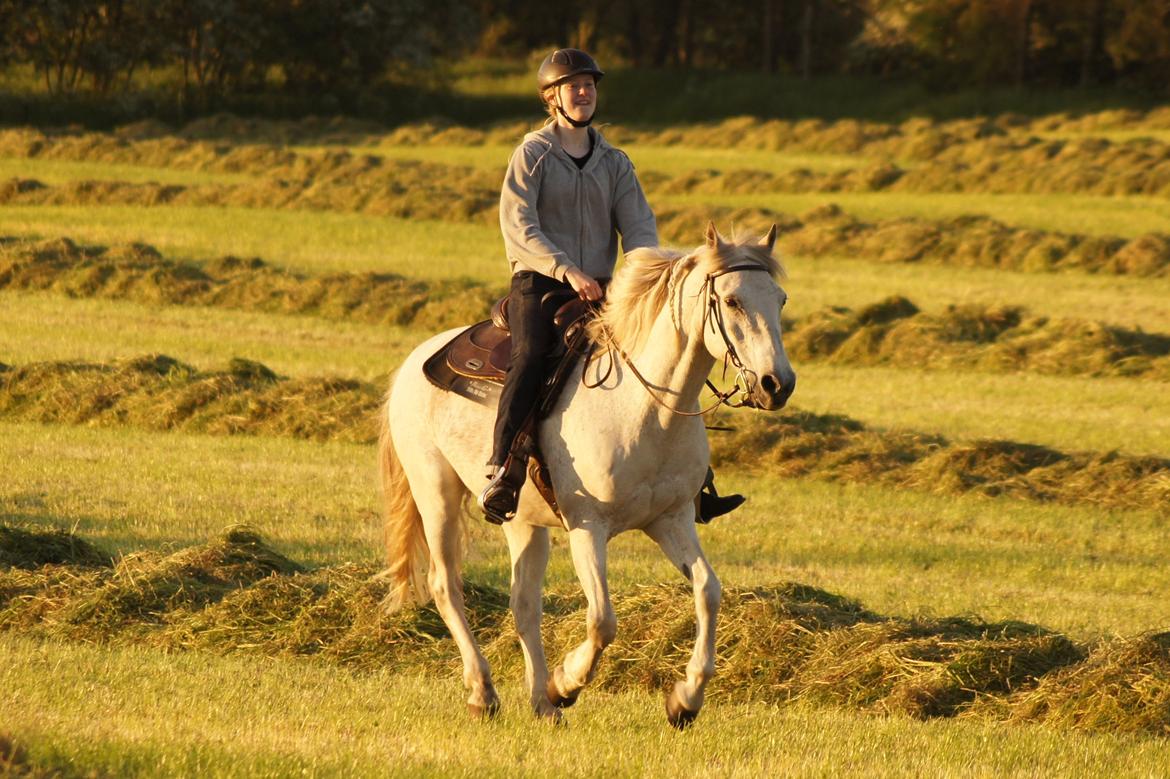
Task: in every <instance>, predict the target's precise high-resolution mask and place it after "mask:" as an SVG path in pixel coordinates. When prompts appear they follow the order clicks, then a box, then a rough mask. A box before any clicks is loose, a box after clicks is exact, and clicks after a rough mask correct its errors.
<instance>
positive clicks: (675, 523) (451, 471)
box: [379, 225, 796, 727]
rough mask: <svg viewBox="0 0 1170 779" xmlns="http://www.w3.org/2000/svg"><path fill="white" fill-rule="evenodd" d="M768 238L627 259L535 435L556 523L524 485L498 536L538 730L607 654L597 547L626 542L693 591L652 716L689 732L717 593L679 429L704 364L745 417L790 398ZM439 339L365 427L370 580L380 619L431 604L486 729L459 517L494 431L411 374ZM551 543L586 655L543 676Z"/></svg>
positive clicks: (693, 429)
mask: <svg viewBox="0 0 1170 779" xmlns="http://www.w3.org/2000/svg"><path fill="white" fill-rule="evenodd" d="M775 238H776V228H775V227H774V226H773V227H772V229H771V230H770V231H769V232H768V234H767V235H766V236H764V237H763V238H762V239H760V240H759V241H750V242H743V243H736V242H727V241H724V239H723V238H722V237H720V235H719V234H718V232H716V230H715V227H714V225H709V226H708V228H707V240H706V243H705V245H704V246H702V247H700V248H699V249H697V250H696V251H694V252H692V253H690V254H685V255H684V254H681V253H679V252H670V251H666V250H661V249H640V250H636V251H633V252H630V254H629V255H628V256H627V258H626V260H625V262H624V264H623V266H622V267H621V268H620V269H619V270H618V272H617V273H616V274H615V276H614V279H613V282H612V284H611V286H610V290H609V296H608V300H607V302H606V303H605V305H604V306H603V308H602V310H601V313H600V315H599V317H598V318H597V319H596V320H595V322H594V323H593V324H592V325H591V330H592V333H593V335H594V337H595V339H596V340H598V341H599V342H600V343H601V348H600V350H599V351H600V353H601V356H600V357H599V358H595V359H593V360H592V361H589V362H588V363H587V364H586V363H584V361H583V363H582V364H580V365H578V366H577V368H576V369H575V372H574V373H573V374H572V376H571V377H570V379H569V381H568V383H567V384H566V386H565V389H564V391H563V392H562V394H561V396H560V398H559V400H558V401H557V403H556V405H555V407H554V408H553V410H552V412H551V413H550V414H549V416H548V417H547V418H546V419H545V420H544V421H543V422H542V423H541V424H540V427H539V429H538V432H537V438H538V441H539V446H540V450H541V452H542V453H543V456H544V459H545V462H546V463H547V465H548V468H549V472H550V474H551V477H552V484H553V486H554V488H555V490H556V495H557V500H558V503H559V506H560V510H561V514H562V516H563V518H564V519H563V522H562V520H560V519H558V518H557V516H556V514H554V513H553V512H552V511H551V510H550V509H549V507H548V504H547V503H545V501H544V500H543V499H542V498H541V497H540V495H539V493H537V491H536V490H535V488H533V487H532V486H531V484H528V485H526V486H525V487H524V489H523V490H522V492H521V494H520V504H519V508H518V510H517V513H516V516H515V518H514V519H513V520H512V521H510V522H508V523H506V524H504V525H503V530H504V535H505V537H506V538H507V542H508V548H509V550H510V552H511V558H512V590H511V608H512V613H513V615H514V617H515V621H516V629H517V631H518V633H519V635H520V642H521V645H522V647H523V652H524V661H525V669H526V672H525V679H526V682H527V687H528V692H529V696H530V700H531V704H532V708H533V710H534V712H535V713H536V714H537V716H540V717H546V718H549V719H552V720H554V721H555V720H559V718H560V711H559V709H560V708H562V707H564V706H567V705H570V704H571V703H573V702H574V701H575V700H576V698H577V695H578V693H579V692H580V691H581V689H582V688H583V687H584V686H585V685H586V684H588V683H589V681H590V680H591V679H592V678H593V676H594V673H595V671H596V669H597V663H598V661H599V660H600V658H601V653H602V651H603V650H604V649H605V647H606V646H607V645H609V644H610V643H611V642H612V641H613V639H614V636H615V633H616V632H617V619H616V617H615V615H614V610H613V607H612V605H611V604H610V599H609V589H608V586H607V584H606V544H607V542H608V541H609V539H610V538H612V537H613V536H615V535H617V534H618V533H621V532H624V531H626V530H641V531H643V532H644V533H646V534H647V535H648V536H650V538H652V539H653V540H654V541H655V542H657V544H658V545H659V546H660V547H661V549H662V551H663V552H664V553H665V554H666V556H667V557H668V558H670V560H671V562H672V563H674V565H675V566H676V567H677V568H678V569H679V570H680V571H681V572H682V574H683V576H685V577H686V578H687V579H689V580H690V581H691V582H692V584H693V587H694V597H695V607H696V612H697V616H698V625H697V635H696V639H695V646H694V651H693V654H692V655H691V659H690V662H689V663H688V664H687V668H686V678H685V680H683V681H679V682H678V683H676V684H675V686H674V688H673V690H670V691H668V693H667V697H666V708H667V716H668V719H669V721H670V722H671V724H672V725H675V726H676V727H685V726H686V725H688V724H689V723H690V722H691V721H693V720H694V718H695V717H696V716H697V715H698V712H699V708H700V707H701V706H702V703H703V690H704V687H705V686H706V684H707V681H708V680H709V679H710V678H711V676H712V674H713V673H714V671H715V617H716V613H717V611H718V608H719V600H720V584H719V580H718V579H717V578H716V576H715V573H714V571H712V569H711V566H710V564H709V563H708V562H707V560H706V558H705V557H704V556H703V551H702V549H701V548H700V546H699V539H698V535H697V534H696V532H695V511H696V508H695V503H696V501H695V497H696V495H697V494H698V492H699V489H700V487H701V485H702V483H703V480H704V476H705V474H706V471H707V467H708V462H709V459H710V458H709V451H708V448H707V435H706V430H705V429H704V426H703V420H702V417H701V416H698V415H696V412H697V411H698V409H699V394H700V391H701V390H702V388H703V385H704V382H705V380H706V379H707V376H708V374H709V373H710V371H711V369H712V368H713V367H714V365H715V362H716V361H717V360H723V359H730V361H731V362H732V364H734V365H735V366H736V367H737V369H738V371H739V376H738V377H737V383H738V380H739V379H740V378H742V379H744V380H745V382H746V386H745V387H744V391H745V393H746V402H747V403H748V404H750V405H753V406H755V407H757V408H762V409H769V410H771V409H778V408H781V407H782V406H783V405H784V404H785V402H787V400H788V396H789V395H790V394H791V393H792V390H793V388H794V387H795V384H796V375H795V374H794V373H793V370H792V366H791V365H790V364H789V361H788V357H787V355H786V354H785V352H784V346H783V344H782V343H781V340H780V335H781V331H780V309H781V307H782V306H783V305H784V302H785V299H786V295H785V294H784V291H783V290H782V289H780V287H779V286H778V284H777V281H776V280H777V279H778V278H780V277H782V274H783V270H782V268H781V266H780V264H779V262H778V261H777V260H776V259H775V258H774V257H773V255H772V247H773V244H774V242H775ZM752 271H764V272H752ZM455 332H456V331H450V332H446V333H442V334H440V335H437V336H435V337H434V338H431V339H430V340H428V341H426V342H425V343H423V344H422V345H421V346H419V347H418V348H417V349H415V350H414V351H413V352H412V353H411V354H410V356H409V357H407V358H406V360H405V361H404V362H403V364H402V366H401V368H399V370H398V372H397V374H396V376H395V378H394V379H393V381H392V385H391V387H390V391H389V393H388V395H387V400H386V404H385V407H384V409H383V413H382V415H381V416H382V422H383V432H382V435H381V437H380V442H379V459H380V467H381V471H382V477H383V490H384V493H385V500H386V531H387V532H386V538H387V548H388V552H389V562H390V567H389V568H388V569H387V570H386V571H385V572H384V576H385V577H387V578H389V579H390V580H391V581H392V582H393V587H392V590H391V592H390V594H389V595H388V596H387V603H386V606H387V608H389V609H395V608H398V607H400V606H402V605H403V604H405V603H406V602H408V601H409V600H411V598H412V595H413V597H414V599H416V600H417V601H418V602H420V603H422V602H425V601H426V599H427V596H428V592H429V594H430V595H431V596H433V597H434V599H435V605H436V606H437V608H438V610H439V613H440V614H441V615H442V617H443V621H444V622H445V623H446V624H447V627H448V629H449V630H450V631H451V636H452V637H453V638H454V639H455V643H456V644H457V645H458V646H459V652H460V654H461V656H462V659H463V682H464V685H465V686H466V687H467V688H468V689H469V690H470V697H469V698H468V709H469V711H470V712H471V713H472V714H473V715H475V716H490V715H492V714H494V713H495V712H496V711H497V710H498V708H499V697H498V696H497V694H496V690H495V687H494V686H493V684H492V679H491V672H490V670H489V668H488V664H487V661H486V660H485V658H484V656H483V654H482V653H481V652H480V649H479V647H478V645H477V644H476V641H475V638H474V637H473V636H472V634H471V630H470V629H469V628H468V623H467V618H466V614H465V612H464V605H463V583H462V577H461V542H462V536H463V533H462V528H461V517H462V513H463V512H462V511H461V508H462V503H463V500H464V498H465V497H466V496H467V495H468V493H469V492H471V493H477V492H478V491H479V490H481V489H482V488H483V487H484V485H485V484H486V482H485V479H484V475H483V463H484V462H485V461H486V460H487V457H488V454H489V452H488V449H489V448H490V446H491V439H492V426H493V422H494V416H495V415H494V413H493V411H492V409H490V408H486V407H484V406H481V405H479V404H476V403H472V402H469V401H468V400H466V399H464V398H462V397H459V396H457V395H454V394H449V393H445V392H442V391H440V390H438V389H436V388H435V387H433V386H432V385H431V384H430V383H429V382H428V380H427V379H426V377H425V376H424V375H423V362H424V361H425V360H426V359H427V358H428V357H429V356H430V355H432V354H433V353H434V352H435V351H436V350H437V349H438V348H439V347H440V346H442V344H444V343H445V342H447V341H448V340H450V339H451V338H452V337H453V335H454V334H455ZM606 346H609V347H611V348H610V350H609V359H606V356H605V348H606ZM606 366H610V367H608V368H607V367H606ZM583 378H584V379H585V381H583V380H582V379H583ZM598 382H600V385H599V386H587V385H594V384H598ZM550 527H564V528H565V529H566V530H567V531H568V533H569V547H570V549H571V552H572V557H573V564H574V567H575V568H576V571H577V576H578V577H579V579H580V581H581V586H582V587H583V589H584V591H585V597H586V599H587V600H588V611H587V615H586V637H585V640H584V642H582V643H581V644H580V645H579V646H578V647H576V648H575V649H574V650H572V651H571V652H569V653H568V654H567V655H566V656H565V658H564V661H563V662H562V663H561V664H560V665H559V666H557V668H556V670H555V671H554V672H553V673H552V674H551V675H550V674H549V670H548V665H547V663H546V661H545V655H544V647H543V645H542V644H541V636H540V620H541V608H542V604H541V600H542V586H543V579H544V573H545V568H546V565H547V563H548V557H549V535H548V529H549V528H550ZM424 569H425V570H426V571H427V574H426V575H425V577H424V575H423V570H424ZM428 585H429V586H428ZM412 591H413V592H412Z"/></svg>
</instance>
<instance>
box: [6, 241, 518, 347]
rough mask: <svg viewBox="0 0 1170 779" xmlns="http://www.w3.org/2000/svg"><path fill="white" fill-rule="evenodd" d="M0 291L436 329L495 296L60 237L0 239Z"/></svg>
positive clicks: (480, 289)
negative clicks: (179, 257) (184, 259)
mask: <svg viewBox="0 0 1170 779" xmlns="http://www.w3.org/2000/svg"><path fill="white" fill-rule="evenodd" d="M0 288H6V289H22V290H51V291H54V292H58V293H61V294H65V295H68V296H70V297H99V298H111V299H122V300H135V301H139V302H144V303H151V304H168V305H197V306H218V307H222V308H232V309H242V310H247V311H257V310H259V311H269V312H273V313H282V314H313V315H317V316H323V317H328V318H333V319H352V320H356V321H364V322H371V323H387V324H397V325H406V324H415V325H418V326H422V327H428V328H433V329H436V330H438V329H443V328H447V327H453V326H457V325H461V324H470V323H471V322H474V321H477V320H479V319H484V318H486V317H487V313H488V310H489V309H490V308H491V303H492V302H493V301H494V300H495V299H496V297H497V296H498V295H497V294H496V291H494V290H492V289H491V288H489V287H486V286H484V285H480V284H476V283H473V282H464V281H448V282H427V281H416V280H410V279H406V278H403V277H401V276H396V275H393V274H385V273H383V274H377V273H334V274H329V275H325V276H305V275H302V274H299V273H294V272H291V271H287V270H281V269H278V268H274V267H272V266H270V265H268V264H267V263H265V262H264V261H263V260H260V259H259V258H252V259H246V260H245V259H240V258H237V257H230V256H229V257H223V258H220V259H217V260H213V261H211V262H209V263H207V264H206V265H203V266H197V265H192V264H189V263H180V262H175V261H170V260H165V259H163V258H162V256H161V255H160V254H159V252H158V251H157V250H156V249H155V248H154V247H152V246H149V245H146V244H129V245H118V246H113V247H109V248H105V247H100V246H79V245H77V244H75V243H73V242H72V241H70V240H69V239H68V238H57V239H50V240H45V241H35V240H24V239H14V240H8V241H4V242H0Z"/></svg>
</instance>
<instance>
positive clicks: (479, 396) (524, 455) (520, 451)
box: [423, 292, 595, 517]
mask: <svg viewBox="0 0 1170 779" xmlns="http://www.w3.org/2000/svg"><path fill="white" fill-rule="evenodd" d="M540 305H541V308H542V310H544V311H545V312H546V314H547V313H549V312H551V313H552V322H553V326H554V327H555V328H556V332H557V339H556V344H557V346H556V347H555V348H554V350H553V351H552V352H550V353H549V354H548V355H547V357H546V361H545V376H546V378H545V381H544V383H543V384H542V385H541V388H540V392H539V394H538V395H537V399H536V408H535V409H534V410H533V413H532V415H530V416H529V418H528V419H527V420H526V421H525V423H524V424H523V425H522V426H521V430H520V432H519V433H518V434H517V436H516V441H515V443H514V444H513V445H512V449H511V452H512V455H511V456H510V457H509V458H508V459H509V463H508V464H507V467H509V468H511V467H517V466H519V467H522V466H523V465H524V464H525V463H527V468H528V477H529V478H530V479H531V480H532V483H533V484H534V485H535V486H536V488H537V490H538V491H539V492H540V494H541V495H542V496H543V497H544V499H545V501H546V502H547V503H548V504H549V507H550V508H552V510H553V513H555V514H556V515H557V516H558V517H559V516H560V514H561V512H560V509H559V508H558V506H557V500H556V494H555V493H554V491H553V488H552V482H551V481H550V479H549V473H548V468H547V467H546V466H545V464H544V463H543V462H542V460H541V457H540V452H539V450H538V447H537V445H536V437H535V435H534V431H535V429H536V423H537V422H539V421H540V420H541V419H543V418H544V417H545V416H546V415H547V413H548V411H549V410H550V409H551V408H552V406H553V403H555V402H556V399H557V397H558V396H559V395H560V392H561V389H562V388H563V387H564V384H565V379H566V378H567V377H568V375H569V373H570V372H571V371H572V369H573V367H574V366H575V365H576V363H577V359H578V357H580V356H581V355H582V354H583V353H584V351H585V349H586V347H587V338H586V337H585V325H586V324H587V323H588V321H589V319H590V318H591V315H592V313H593V311H594V310H595V309H594V305H593V304H591V303H588V302H586V301H584V300H581V299H580V298H578V297H577V296H575V295H573V294H572V293H567V292H550V293H548V294H547V295H545V296H544V297H543V298H542V299H541V301H540ZM511 353H512V336H511V333H510V331H509V329H508V298H507V297H504V298H501V299H500V300H498V301H496V304H495V305H493V306H492V310H491V318H490V319H485V320H484V321H482V322H477V323H476V324H474V325H472V326H471V327H469V328H467V329H466V330H464V331H462V332H461V333H459V335H457V336H455V337H454V338H453V339H451V340H450V341H448V342H447V343H446V344H444V345H443V346H442V348H440V349H439V350H438V351H437V352H435V353H434V354H433V355H431V356H430V357H429V358H427V360H426V362H424V363H423V373H424V374H425V375H426V377H427V380H428V381H430V382H431V384H433V385H434V386H436V387H438V388H439V389H441V390H444V391H446V392H453V393H455V394H456V395H460V396H462V397H465V398H467V399H469V400H472V401H475V402H476V403H480V404H481V405H484V406H490V407H492V408H495V407H496V406H497V405H498V403H499V398H500V393H501V391H502V388H503V385H504V376H505V374H506V373H507V370H508V360H509V358H510V356H511ZM517 483H519V482H517Z"/></svg>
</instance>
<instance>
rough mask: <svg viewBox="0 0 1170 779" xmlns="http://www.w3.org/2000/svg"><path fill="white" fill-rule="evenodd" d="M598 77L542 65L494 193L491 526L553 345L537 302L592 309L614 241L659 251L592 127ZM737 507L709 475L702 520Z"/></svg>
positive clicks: (622, 162) (631, 189) (510, 486)
mask: <svg viewBox="0 0 1170 779" xmlns="http://www.w3.org/2000/svg"><path fill="white" fill-rule="evenodd" d="M604 75H605V73H604V71H602V70H601V68H600V67H598V65H597V62H596V61H594V59H593V58H592V57H591V56H589V55H588V54H586V53H585V52H583V51H581V50H580V49H558V50H556V51H554V52H553V53H552V54H550V55H549V56H548V57H546V58H545V59H544V62H543V63H542V64H541V66H540V70H539V71H538V72H537V84H538V86H539V93H540V98H541V101H542V102H543V103H544V105H545V108H546V110H547V111H548V113H549V116H550V120H549V121H548V122H547V123H546V124H545V126H544V127H542V128H541V129H540V130H537V131H535V132H531V133H529V134H528V135H526V136H525V137H524V141H523V142H522V143H521V144H520V145H519V146H518V147H517V148H516V150H515V151H514V152H513V153H512V159H511V161H510V162H509V164H508V172H507V174H506V176H505V177H504V185H503V188H502V191H501V193H500V229H501V231H502V232H503V236H504V247H505V250H506V252H507V256H508V264H509V266H510V268H511V271H512V284H511V290H510V291H509V295H508V323H509V329H510V330H511V333H512V353H511V357H510V360H509V364H508V372H507V376H506V378H505V381H504V388H503V392H502V394H501V395H500V403H499V410H498V412H497V417H496V425H495V433H494V441H493V448H492V456H491V459H490V460H489V461H488V464H487V467H488V479H489V482H488V485H487V487H486V488H485V489H484V490H483V492H482V493H481V494H480V496H479V506H480V508H481V509H483V511H484V513H485V514H486V515H487V517H488V518H489V519H490V520H492V521H494V522H497V523H498V522H505V521H507V520H509V519H511V518H512V516H513V515H514V514H515V512H516V504H517V500H518V497H519V493H520V488H521V487H522V486H523V482H522V479H523V473H524V469H523V468H513V469H511V474H510V473H509V471H508V470H507V469H505V468H504V464H505V461H506V459H507V457H508V454H509V451H510V450H511V448H512V444H513V441H514V439H515V437H516V434H517V432H519V430H520V428H521V426H522V425H523V423H524V421H525V418H526V417H527V416H528V415H529V414H530V413H531V412H532V409H533V407H534V406H535V403H536V396H537V392H538V391H539V389H540V385H541V382H542V381H543V380H544V371H545V355H546V354H547V353H548V352H549V351H550V350H551V349H552V348H553V346H554V345H555V343H554V342H555V338H556V336H555V333H554V329H553V325H552V321H551V317H552V313H553V312H552V311H546V310H544V308H545V307H542V305H541V302H542V300H543V299H544V298H545V296H546V295H547V294H548V293H550V292H551V293H555V292H563V293H566V294H567V295H568V296H572V295H574V294H575V295H577V296H578V297H580V298H581V299H583V300H586V301H595V302H596V301H600V300H601V298H602V295H603V294H604V289H605V285H606V284H607V283H608V281H609V279H610V277H611V276H612V275H613V269H614V265H615V263H616V262H617V247H618V236H619V235H620V236H621V245H622V250H623V251H626V252H629V251H631V250H633V249H637V248H641V247H649V246H657V245H658V229H657V224H656V222H655V220H654V213H653V212H652V211H651V210H650V206H649V204H648V203H647V202H646V196H645V194H644V193H643V192H642V187H641V184H639V182H638V177H637V175H636V174H635V173H634V166H633V164H632V163H631V162H630V159H629V158H628V157H627V156H626V155H625V154H624V153H623V152H622V151H621V150H619V149H617V148H615V147H613V146H610V145H609V144H608V143H606V141H605V139H604V138H603V137H602V136H601V133H599V132H598V131H597V130H596V129H595V128H592V127H590V124H591V123H592V121H593V118H594V115H595V112H596V109H597V82H599V81H600V80H601V78H602V76H604ZM516 474H519V476H517V475H516ZM517 481H519V482H520V483H516V482H517ZM742 502H743V498H742V497H741V496H738V495H728V496H724V497H719V496H718V495H717V494H716V493H715V491H714V486H713V481H712V479H711V475H710V474H709V475H708V484H707V486H706V487H705V488H704V492H703V494H702V495H701V506H700V521H708V520H710V519H712V518H714V517H715V516H719V515H720V514H725V513H727V512H728V511H731V510H732V509H734V508H735V507H736V506H738V505H739V504H740V503H742Z"/></svg>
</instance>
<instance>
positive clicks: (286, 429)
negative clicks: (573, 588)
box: [0, 355, 1170, 515]
mask: <svg viewBox="0 0 1170 779" xmlns="http://www.w3.org/2000/svg"><path fill="white" fill-rule="evenodd" d="M381 397H382V388H381V387H378V386H375V385H373V384H369V383H364V382H358V381H352V380H345V379H338V378H329V377H323V378H315V379H298V380H282V379H278V378H277V377H276V376H275V375H274V374H273V373H272V371H271V370H269V369H268V368H266V367H265V366H263V365H260V364H258V363H254V362H250V361H247V360H235V361H233V363H232V364H231V365H230V366H229V367H228V369H227V370H224V371H210V372H200V371H197V370H195V369H194V368H192V367H191V366H189V365H185V364H183V363H180V362H178V361H177V360H174V359H173V358H170V357H165V356H161V355H152V356H149V357H142V358H138V359H135V360H128V361H123V362H115V363H109V364H100V363H97V364H95V363H70V362H64V363H61V362H46V363H31V364H29V365H25V366H20V367H7V366H3V367H2V369H0V417H4V418H7V419H12V420H21V421H36V422H44V423H64V424H86V425H97V426H117V425H133V426H136V427H141V428H144V429H148V430H182V431H190V432H201V433H213V434H224V435H230V434H253V435H283V436H293V437H297V438H308V439H314V440H330V439H336V440H343V441H354V442H362V443H372V442H373V441H374V440H375V438H376V430H375V428H376V424H375V417H376V410H377V408H378V406H379V403H380V402H381ZM734 423H735V424H736V425H737V429H736V430H735V431H734V432H731V433H725V434H722V435H719V436H715V437H713V438H712V451H711V454H712V460H713V461H714V462H715V463H716V464H718V465H735V466H737V467H742V468H746V469H749V470H754V471H759V472H764V471H766V472H767V473H768V474H769V475H770V476H776V477H781V478H800V477H807V478H815V479H823V480H829V481H844V482H858V483H877V484H887V485H894V486H897V487H903V488H909V489H914V490H921V491H926V492H934V493H939V494H946V495H962V494H978V495H987V496H1006V497H1011V498H1015V499H1022V500H1031V501H1041V502H1046V501H1055V502H1061V503H1070V504H1088V505H1096V506H1101V507H1106V508H1117V509H1133V510H1144V511H1153V512H1155V513H1158V514H1160V515H1168V514H1170V460H1167V459H1164V458H1158V457H1133V456H1127V455H1121V454H1118V453H1116V452H1107V453H1099V452H1071V453H1069V452H1061V451H1058V450H1055V449H1050V448H1047V447H1043V446H1036V445H1032V444H1025V443H1018V442H1012V441H976V442H969V443H968V442H952V441H948V440H947V439H945V438H943V437H941V436H934V435H927V434H922V433H912V432H890V431H880V430H871V429H868V428H866V427H865V426H864V425H863V424H861V423H860V422H857V421H855V420H852V419H849V418H848V417H843V416H837V415H818V414H812V413H808V412H801V411H788V412H785V413H784V414H783V415H759V414H747V413H741V414H737V415H736V416H735V417H734Z"/></svg>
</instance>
